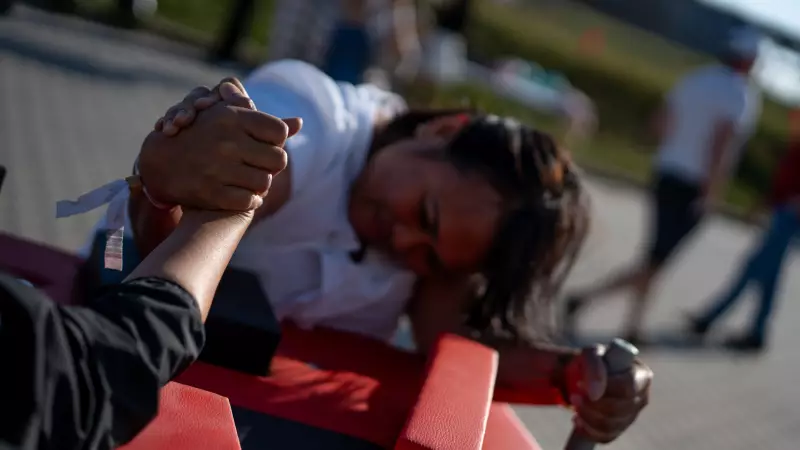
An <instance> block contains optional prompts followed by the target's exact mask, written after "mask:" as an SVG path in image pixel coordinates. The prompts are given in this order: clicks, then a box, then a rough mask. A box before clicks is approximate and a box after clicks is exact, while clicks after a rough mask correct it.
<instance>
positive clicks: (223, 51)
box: [210, 0, 256, 61]
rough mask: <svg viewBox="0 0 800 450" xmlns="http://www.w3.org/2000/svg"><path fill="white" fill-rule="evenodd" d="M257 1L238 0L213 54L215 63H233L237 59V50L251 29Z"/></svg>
mask: <svg viewBox="0 0 800 450" xmlns="http://www.w3.org/2000/svg"><path fill="white" fill-rule="evenodd" d="M255 6H256V2H255V0H238V1H237V2H236V6H235V7H234V8H233V11H232V12H231V15H230V19H229V21H228V24H227V25H226V26H225V31H223V33H222V36H221V38H220V40H219V42H218V43H217V45H216V47H215V48H214V49H213V50H212V52H211V55H210V57H211V59H212V60H213V61H232V60H235V59H236V48H237V47H238V45H239V42H240V41H241V40H242V38H243V37H244V36H245V35H246V33H247V31H248V30H249V29H250V25H251V24H252V21H253V12H254V11H255Z"/></svg>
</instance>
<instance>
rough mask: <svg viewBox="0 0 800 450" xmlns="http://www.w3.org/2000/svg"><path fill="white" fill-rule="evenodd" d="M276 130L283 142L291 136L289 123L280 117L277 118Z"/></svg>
mask: <svg viewBox="0 0 800 450" xmlns="http://www.w3.org/2000/svg"><path fill="white" fill-rule="evenodd" d="M275 132H276V133H277V135H278V138H279V139H280V141H281V142H283V141H285V140H286V139H288V138H289V125H287V124H286V122H284V121H282V120H280V119H275Z"/></svg>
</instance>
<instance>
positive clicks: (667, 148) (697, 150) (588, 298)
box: [564, 29, 761, 344]
mask: <svg viewBox="0 0 800 450" xmlns="http://www.w3.org/2000/svg"><path fill="white" fill-rule="evenodd" d="M760 41H761V36H760V35H759V34H758V33H756V32H755V31H753V30H749V29H742V30H737V31H736V32H734V33H732V35H731V39H730V48H729V54H728V56H727V58H726V61H725V63H724V64H712V65H709V66H706V67H702V68H700V69H697V70H694V71H692V72H690V73H689V74H687V75H686V76H684V77H683V78H682V79H681V80H679V81H678V83H677V84H676V85H675V87H674V88H673V89H672V91H671V92H670V93H669V94H668V96H667V99H666V102H665V105H664V107H663V108H662V111H661V112H660V114H659V115H658V116H657V120H656V121H655V122H656V127H655V128H656V131H657V134H658V136H659V138H660V140H661V145H660V148H659V150H658V155H657V156H656V161H655V166H656V167H655V170H656V178H655V183H654V189H653V194H654V195H653V197H654V198H653V200H654V201H653V203H654V214H653V223H652V226H653V228H652V237H651V241H650V244H649V248H648V251H647V254H646V255H645V256H644V260H643V261H641V260H640V261H636V262H635V263H634V264H633V266H632V267H629V268H626V269H625V270H623V271H622V272H620V273H618V274H615V275H612V276H611V277H609V278H608V279H607V280H603V281H601V282H600V283H599V284H598V285H596V286H593V287H591V288H588V289H579V290H577V291H576V292H573V293H572V295H571V296H569V297H568V299H567V304H566V312H565V317H564V328H565V330H564V331H565V334H566V335H567V337H570V335H572V334H573V333H574V328H575V320H576V316H577V313H578V312H579V310H581V309H582V308H583V307H585V306H586V305H588V304H589V303H590V302H592V301H593V300H595V299H596V298H599V297H604V296H607V295H608V294H611V293H613V292H616V291H619V290H622V289H631V290H632V291H634V299H633V300H634V301H633V305H632V306H633V307H632V308H631V310H630V315H629V316H628V319H627V322H626V324H625V328H626V330H625V337H626V339H628V340H629V341H630V342H633V343H638V344H642V342H641V328H642V323H643V322H644V314H645V309H646V306H647V304H648V300H649V294H650V291H651V288H652V286H653V284H654V282H655V280H656V279H657V278H658V276H659V274H660V273H661V272H662V270H663V268H664V266H665V264H666V263H667V262H668V259H669V258H670V257H671V256H672V254H673V253H674V252H675V250H676V249H677V248H678V247H679V245H680V244H681V242H683V241H684V240H685V239H686V238H687V237H688V236H689V235H690V234H691V232H692V231H693V230H694V229H695V228H696V226H697V224H698V223H699V222H700V220H701V218H702V217H703V216H704V215H705V213H706V212H708V210H709V209H710V208H711V207H712V206H713V205H714V204H715V203H716V202H717V201H718V200H719V198H720V196H721V193H722V192H723V189H724V187H725V186H726V183H727V180H728V179H729V177H730V173H731V171H732V170H733V168H734V167H735V165H736V163H737V161H738V160H739V158H740V156H741V153H742V150H743V147H744V145H743V144H744V142H745V141H746V140H747V138H749V136H750V135H751V134H752V132H753V131H754V128H755V124H756V123H757V120H758V117H759V114H760V107H761V98H760V93H759V92H758V90H757V89H756V88H755V87H754V86H753V85H752V83H751V82H750V80H749V73H750V71H751V69H752V68H753V66H754V65H755V61H756V59H757V57H758V49H759V44H760Z"/></svg>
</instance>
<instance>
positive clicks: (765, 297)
mask: <svg viewBox="0 0 800 450" xmlns="http://www.w3.org/2000/svg"><path fill="white" fill-rule="evenodd" d="M762 205H764V206H767V207H768V208H770V210H771V213H770V220H769V226H768V227H767V228H766V230H765V231H764V234H763V236H762V238H761V240H760V242H759V244H758V245H757V246H756V248H755V249H754V250H753V251H752V252H751V253H750V256H749V257H748V258H747V260H746V261H745V264H744V265H743V267H742V269H741V270H740V273H739V275H738V276H737V277H736V278H735V279H734V280H733V282H732V283H731V284H730V285H729V286H728V288H727V289H726V290H725V291H724V292H723V294H722V295H721V296H720V297H718V298H717V300H716V301H714V302H712V303H711V304H710V305H708V306H707V307H706V309H705V310H704V311H703V312H702V313H701V314H697V315H693V316H691V317H690V324H689V325H690V330H691V331H692V332H693V333H694V334H696V335H698V336H700V337H702V336H705V335H706V333H708V331H709V330H710V329H711V327H712V326H713V325H714V324H715V323H716V322H717V321H718V320H719V318H720V317H722V316H723V315H724V314H725V313H726V312H727V311H729V310H730V308H731V307H732V306H733V305H734V304H736V302H737V301H738V300H739V299H740V298H741V294H742V292H744V290H745V288H747V287H749V286H750V285H751V284H755V285H756V286H757V287H758V289H759V290H760V297H759V303H760V304H759V306H758V312H757V313H756V315H755V317H753V321H752V324H751V326H750V330H748V331H747V332H745V333H744V334H743V335H742V336H736V337H733V338H730V339H728V340H727V341H726V342H725V344H726V346H727V347H729V348H731V349H733V350H742V351H761V350H763V349H764V348H765V347H766V341H767V335H768V334H769V333H768V327H769V319H770V317H771V316H772V312H773V310H774V307H775V297H776V294H778V288H779V283H780V276H781V271H782V268H783V263H784V261H785V260H786V254H787V253H789V251H790V249H791V248H792V246H793V244H794V241H795V237H796V236H797V234H798V230H800V133H798V132H797V131H795V133H794V138H793V139H792V144H791V145H790V148H789V150H788V152H787V153H786V155H785V156H784V157H783V158H782V159H781V160H780V162H779V164H778V169H777V171H776V173H775V177H774V182H773V186H772V190H771V191H770V193H769V194H768V195H767V197H766V198H765V199H764V201H763V202H762ZM759 209H760V208H759Z"/></svg>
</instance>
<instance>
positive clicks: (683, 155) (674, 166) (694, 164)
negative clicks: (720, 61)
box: [656, 65, 761, 183]
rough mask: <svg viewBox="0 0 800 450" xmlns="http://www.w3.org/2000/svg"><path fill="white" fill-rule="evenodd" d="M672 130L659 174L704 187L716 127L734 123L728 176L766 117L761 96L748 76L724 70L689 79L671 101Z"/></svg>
mask: <svg viewBox="0 0 800 450" xmlns="http://www.w3.org/2000/svg"><path fill="white" fill-rule="evenodd" d="M667 107H668V110H669V115H670V119H671V122H670V127H669V129H668V130H667V135H666V137H665V138H664V141H663V142H662V143H661V147H660V149H659V152H658V156H657V157H656V166H657V169H658V170H659V171H661V172H669V173H671V174H674V175H677V176H680V177H682V178H684V179H686V180H687V181H692V182H698V183H702V182H703V181H704V180H705V177H706V176H707V173H708V164H709V158H710V150H711V140H712V139H713V133H714V129H715V127H716V124H717V123H719V121H721V120H731V121H733V123H734V125H735V129H736V139H735V141H734V142H733V143H732V144H731V145H730V146H729V148H727V149H725V153H724V155H723V167H724V169H725V170H726V172H730V170H731V169H732V168H733V167H734V166H735V165H736V164H738V162H739V159H740V157H741V153H742V149H743V147H744V143H745V142H746V140H747V139H749V137H750V136H751V135H752V133H753V131H754V130H755V127H756V124H757V121H758V117H759V115H760V114H761V94H760V92H759V91H758V89H757V88H756V87H755V86H754V85H753V84H752V83H751V82H750V80H749V78H748V77H747V76H746V75H743V74H741V73H737V72H735V71H734V70H732V69H730V68H728V67H727V66H722V65H713V66H707V67H703V68H700V69H698V70H695V71H693V72H691V73H689V74H688V75H686V76H684V77H683V78H682V79H681V80H680V81H679V82H678V83H677V84H676V85H675V87H674V88H673V89H672V91H671V92H670V93H669V95H668V97H667Z"/></svg>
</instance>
